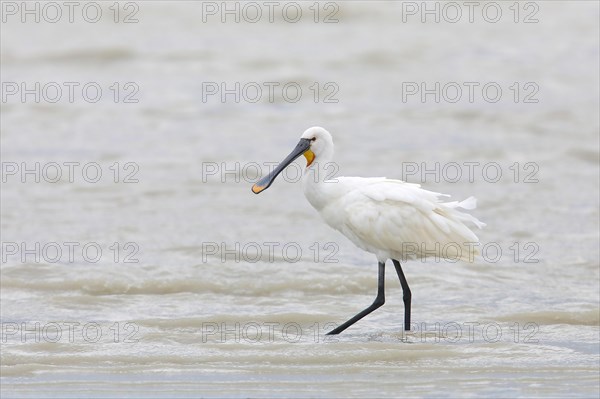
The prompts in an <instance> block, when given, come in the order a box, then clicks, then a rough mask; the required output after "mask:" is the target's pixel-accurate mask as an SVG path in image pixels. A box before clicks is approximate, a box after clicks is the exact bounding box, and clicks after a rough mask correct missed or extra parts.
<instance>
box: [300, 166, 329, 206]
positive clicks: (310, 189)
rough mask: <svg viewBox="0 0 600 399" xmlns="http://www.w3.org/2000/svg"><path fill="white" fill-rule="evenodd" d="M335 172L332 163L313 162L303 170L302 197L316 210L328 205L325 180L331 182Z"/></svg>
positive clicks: (327, 189)
mask: <svg viewBox="0 0 600 399" xmlns="http://www.w3.org/2000/svg"><path fill="white" fill-rule="evenodd" d="M334 172H337V167H336V165H335V164H334V163H333V162H328V161H325V162H318V161H315V162H313V163H312V164H311V165H310V166H309V167H307V168H306V169H305V170H304V174H303V176H302V187H303V189H304V196H305V197H306V199H307V200H308V202H310V204H311V205H312V206H313V207H314V208H315V209H317V210H320V209H322V208H323V207H324V206H325V205H327V203H328V198H329V194H328V191H329V186H330V185H331V184H328V183H326V182H325V181H326V180H331V179H332V178H334V177H335V176H334V175H333V174H334Z"/></svg>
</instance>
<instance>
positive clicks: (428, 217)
mask: <svg viewBox="0 0 600 399" xmlns="http://www.w3.org/2000/svg"><path fill="white" fill-rule="evenodd" d="M300 155H304V157H305V158H306V161H307V163H306V169H305V170H304V174H303V176H302V186H303V189H304V195H305V196H306V199H308V202H310V204H311V205H312V206H313V207H314V208H315V209H316V210H317V211H318V212H319V213H320V214H321V216H322V217H323V219H324V220H325V222H326V223H327V224H328V225H329V226H331V227H332V228H334V229H336V230H338V231H339V232H341V233H342V234H343V235H345V236H346V237H347V238H348V239H350V241H352V242H353V243H354V244H355V245H356V246H358V247H359V248H362V249H363V250H365V251H367V252H370V253H372V254H375V256H376V257H377V260H378V265H379V278H378V287H377V297H376V298H375V301H374V302H373V304H371V306H369V307H368V308H366V309H365V310H363V311H362V312H360V313H358V314H357V315H356V316H354V317H353V318H351V319H350V320H348V321H347V322H345V323H344V324H342V325H340V326H339V327H337V328H335V329H333V330H332V331H330V332H329V333H328V334H339V333H340V332H342V331H344V330H345V329H346V328H348V327H350V326H351V325H352V324H354V323H356V322H357V321H358V320H360V319H362V318H363V317H365V316H366V315H368V314H369V313H371V312H373V311H374V310H375V309H377V308H379V307H380V306H382V305H383V304H384V303H385V295H384V285H385V283H384V281H385V262H386V261H387V260H388V259H391V260H392V262H393V263H394V267H395V268H396V273H397V274H398V278H399V279H400V284H401V286H402V291H403V301H404V329H405V330H410V310H411V296H412V295H411V292H410V288H409V286H408V282H407V281H406V277H405V276H404V272H403V271H402V266H401V265H400V262H399V259H402V260H404V259H420V258H423V257H427V256H435V257H436V259H452V260H457V259H461V260H467V261H472V260H473V257H474V256H475V255H476V254H478V251H477V249H476V246H477V245H476V244H478V242H479V239H478V238H477V236H475V234H474V233H473V232H472V231H471V230H470V229H469V228H468V227H467V226H466V225H465V222H471V223H473V224H475V225H476V226H477V227H479V228H482V227H483V226H485V224H484V223H482V222H480V221H479V220H477V219H476V218H475V217H473V216H472V215H469V214H466V213H463V212H461V211H459V210H458V208H462V209H474V208H475V206H476V200H475V198H473V197H469V198H467V199H466V200H464V201H462V202H458V201H454V202H441V200H440V197H448V196H447V195H444V194H439V193H435V192H432V191H427V190H424V189H422V188H420V185H418V184H412V183H406V182H403V181H401V180H392V179H386V178H384V177H371V178H363V177H337V178H335V179H331V180H324V178H323V176H327V173H326V170H325V167H326V165H327V163H328V162H330V161H331V160H332V157H333V140H332V138H331V134H329V132H328V131H327V130H325V129H323V128H322V127H311V128H309V129H307V130H306V131H305V132H304V133H303V134H302V137H301V138H300V142H299V143H298V145H297V146H296V148H294V150H293V151H292V152H291V153H290V154H289V155H288V156H287V157H286V158H285V159H284V160H283V161H282V162H281V163H280V164H279V165H278V166H277V167H276V168H275V169H274V170H273V171H272V172H271V173H269V174H268V175H267V176H265V177H264V178H262V179H260V180H259V181H258V182H257V183H256V184H254V185H253V186H252V191H253V192H254V193H255V194H259V193H261V192H262V191H264V190H266V189H267V188H269V186H270V185H271V184H272V183H273V181H274V180H275V178H276V177H277V175H279V173H281V171H282V170H283V169H285V168H286V167H287V166H288V165H289V164H290V163H292V162H293V161H294V160H295V159H296V158H298V157H299V156H300Z"/></svg>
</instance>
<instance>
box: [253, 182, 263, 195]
mask: <svg viewBox="0 0 600 399" xmlns="http://www.w3.org/2000/svg"><path fill="white" fill-rule="evenodd" d="M264 189H265V187H264V186H259V185H258V184H255V185H253V186H252V192H253V193H254V194H258V193H260V192H261V191H262V190H264Z"/></svg>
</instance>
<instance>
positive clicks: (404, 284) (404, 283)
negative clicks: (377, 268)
mask: <svg viewBox="0 0 600 399" xmlns="http://www.w3.org/2000/svg"><path fill="white" fill-rule="evenodd" d="M392 262H394V267H395V268H396V273H398V278H399V279H400V285H402V294H403V296H402V299H403V300H404V330H405V331H410V300H411V298H412V294H411V292H410V288H409V287H408V282H407V281H406V277H404V272H403V271H402V266H400V262H398V261H397V260H396V259H392Z"/></svg>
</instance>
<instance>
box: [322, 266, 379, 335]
mask: <svg viewBox="0 0 600 399" xmlns="http://www.w3.org/2000/svg"><path fill="white" fill-rule="evenodd" d="M377 284H378V285H377V297H376V298H375V301H373V304H371V306H369V307H368V308H366V309H365V310H363V311H362V312H360V313H359V314H357V315H356V316H354V317H353V318H351V319H350V320H348V321H347V322H345V323H344V324H342V325H341V326H338V327H337V328H334V329H333V330H331V331H329V332H328V333H327V335H336V334H339V333H341V332H342V331H344V330H345V329H346V328H348V327H350V326H351V325H352V324H354V323H356V322H357V321H359V320H360V319H362V318H363V317H365V316H366V315H368V314H369V313H371V312H372V311H374V310H375V309H377V308H379V307H381V306H382V305H383V304H384V303H385V294H384V293H383V291H384V288H383V287H384V285H385V263H382V262H379V280H378V283H377Z"/></svg>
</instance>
